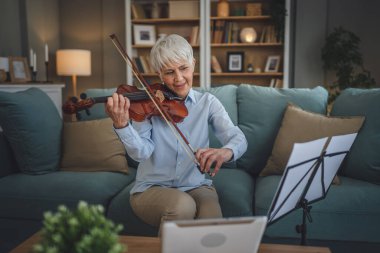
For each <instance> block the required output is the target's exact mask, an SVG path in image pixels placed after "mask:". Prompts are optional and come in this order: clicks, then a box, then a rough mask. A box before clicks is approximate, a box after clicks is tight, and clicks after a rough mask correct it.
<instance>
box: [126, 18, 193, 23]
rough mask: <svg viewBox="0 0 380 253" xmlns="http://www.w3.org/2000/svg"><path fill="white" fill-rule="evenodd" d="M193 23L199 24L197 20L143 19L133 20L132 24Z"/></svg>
mask: <svg viewBox="0 0 380 253" xmlns="http://www.w3.org/2000/svg"><path fill="white" fill-rule="evenodd" d="M179 22H180V23H195V22H199V18H145V19H133V20H132V23H133V24H157V23H159V24H165V23H169V24H170V23H179Z"/></svg>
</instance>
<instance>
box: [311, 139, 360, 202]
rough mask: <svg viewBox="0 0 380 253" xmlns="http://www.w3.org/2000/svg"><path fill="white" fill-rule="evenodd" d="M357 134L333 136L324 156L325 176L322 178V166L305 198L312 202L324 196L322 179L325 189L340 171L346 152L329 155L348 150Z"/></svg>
mask: <svg viewBox="0 0 380 253" xmlns="http://www.w3.org/2000/svg"><path fill="white" fill-rule="evenodd" d="M356 136H357V133H353V134H345V135H337V136H333V137H332V138H331V141H330V143H329V145H328V146H327V148H326V156H325V158H324V162H325V165H324V178H323V179H322V172H321V171H322V170H321V166H322V165H320V167H319V168H318V171H317V173H316V175H315V177H314V179H313V181H312V183H311V185H310V187H309V190H308V192H307V194H306V196H305V198H306V199H307V200H308V201H309V202H310V201H313V200H316V199H318V198H321V197H323V194H324V193H323V188H322V183H321V182H322V180H323V183H324V187H325V191H327V190H328V188H329V187H330V185H331V183H332V181H333V179H334V176H335V175H336V173H337V172H338V169H339V168H340V165H341V164H342V162H343V159H344V158H345V157H346V154H340V155H335V156H332V157H329V156H328V155H329V154H332V153H338V152H345V151H346V152H348V151H349V150H350V148H351V146H352V144H353V143H354V140H355V138H356Z"/></svg>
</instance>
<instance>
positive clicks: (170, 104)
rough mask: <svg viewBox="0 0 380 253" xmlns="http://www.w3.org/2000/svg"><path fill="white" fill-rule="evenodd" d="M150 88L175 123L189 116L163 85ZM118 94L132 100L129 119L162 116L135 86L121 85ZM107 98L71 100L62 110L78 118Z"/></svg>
mask: <svg viewBox="0 0 380 253" xmlns="http://www.w3.org/2000/svg"><path fill="white" fill-rule="evenodd" d="M149 86H150V89H151V90H152V91H153V94H154V96H155V97H156V98H157V99H158V101H159V102H160V105H161V107H162V109H163V110H164V111H165V112H166V113H167V114H169V115H170V116H171V118H172V119H173V121H174V122H175V123H179V122H182V121H183V119H184V118H185V117H186V116H187V115H188V111H187V108H186V106H185V104H184V102H183V99H182V98H181V97H179V96H178V95H177V94H175V93H174V92H172V91H171V90H170V89H169V88H167V87H166V86H165V85H163V84H160V83H156V84H151V85H149ZM116 93H117V94H122V95H123V96H124V97H127V98H128V99H129V100H130V107H129V117H130V118H131V119H132V120H134V121H138V122H141V121H144V120H145V119H149V118H151V117H152V116H162V115H161V113H160V112H159V110H158V109H157V107H156V106H155V104H154V103H153V102H152V100H151V99H150V98H149V96H148V95H147V93H146V92H145V91H143V90H139V89H138V88H137V87H135V86H130V85H125V84H121V85H119V87H118V88H117V90H116ZM107 98H108V96H105V97H91V98H84V99H82V100H78V99H69V100H68V101H67V102H66V103H65V104H64V105H63V106H62V110H63V112H64V113H66V114H74V113H75V114H77V116H78V113H79V112H80V111H83V110H86V112H87V113H88V111H87V110H88V109H89V108H91V107H92V106H93V105H94V104H97V103H106V102H107Z"/></svg>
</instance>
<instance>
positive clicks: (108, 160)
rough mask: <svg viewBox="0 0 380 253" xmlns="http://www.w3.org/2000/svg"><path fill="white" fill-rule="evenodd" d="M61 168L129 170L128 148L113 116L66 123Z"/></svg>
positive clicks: (71, 169) (73, 169)
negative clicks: (112, 118) (113, 120)
mask: <svg viewBox="0 0 380 253" xmlns="http://www.w3.org/2000/svg"><path fill="white" fill-rule="evenodd" d="M62 136H63V138H62V139H63V140H62V161H61V170H64V171H115V172H116V171H118V172H123V173H128V164H127V159H126V157H125V154H126V151H125V148H124V146H123V144H122V143H121V142H120V140H119V137H118V136H117V135H116V133H115V131H114V130H113V128H112V120H111V119H110V118H106V119H98V120H90V121H78V122H65V123H64V126H63V135H62Z"/></svg>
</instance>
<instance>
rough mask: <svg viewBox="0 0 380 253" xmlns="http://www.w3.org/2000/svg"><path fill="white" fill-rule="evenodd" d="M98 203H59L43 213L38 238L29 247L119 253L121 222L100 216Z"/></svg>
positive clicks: (45, 252)
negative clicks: (73, 206) (70, 206)
mask: <svg viewBox="0 0 380 253" xmlns="http://www.w3.org/2000/svg"><path fill="white" fill-rule="evenodd" d="M103 213H104V208H103V207H102V206H100V205H88V204H87V203H86V202H84V201H80V202H79V204H78V207H77V209H76V210H73V211H71V210H69V209H68V208H67V207H66V206H63V205H62V206H59V207H58V211H57V213H55V214H53V213H52V212H46V213H45V214H44V222H43V224H44V226H43V228H42V231H41V237H42V238H41V241H40V242H39V243H38V244H36V245H34V246H33V251H34V252H36V253H74V252H75V253H87V252H88V253H90V252H91V253H106V252H108V253H121V252H126V249H127V247H126V245H124V244H121V243H119V237H118V233H119V232H120V231H121V230H122V229H123V228H122V225H115V224H114V223H113V222H112V221H110V220H108V219H107V218H106V217H105V216H104V214H103Z"/></svg>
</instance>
